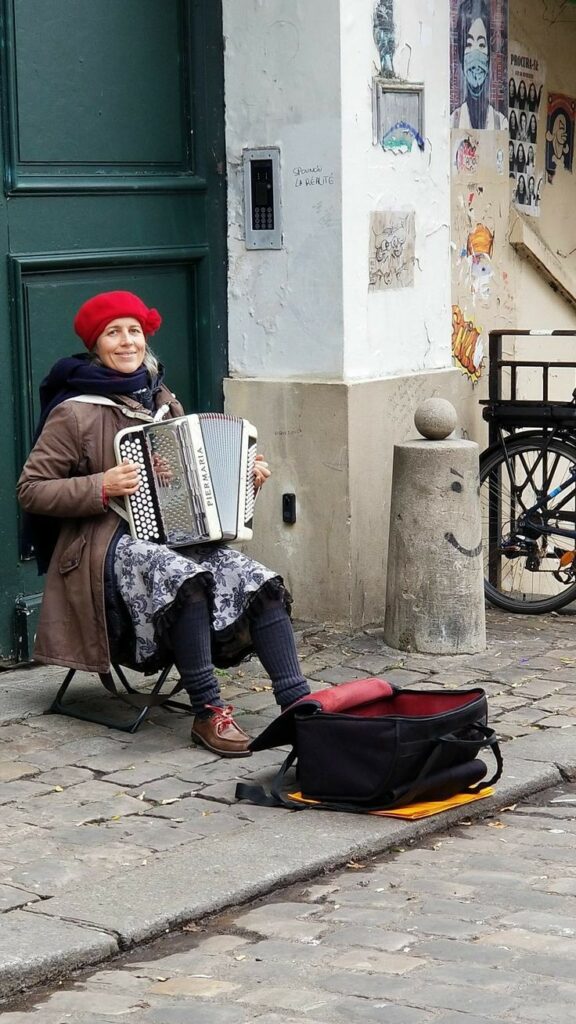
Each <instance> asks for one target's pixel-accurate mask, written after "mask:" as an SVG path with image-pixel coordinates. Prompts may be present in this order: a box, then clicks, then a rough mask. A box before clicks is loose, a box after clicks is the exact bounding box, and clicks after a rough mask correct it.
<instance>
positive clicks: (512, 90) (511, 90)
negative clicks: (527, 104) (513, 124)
mask: <svg viewBox="0 0 576 1024" xmlns="http://www.w3.org/2000/svg"><path fill="white" fill-rule="evenodd" d="M508 106H509V107H510V109H512V107H515V106H516V82H515V81H514V79H513V78H509V79H508Z"/></svg>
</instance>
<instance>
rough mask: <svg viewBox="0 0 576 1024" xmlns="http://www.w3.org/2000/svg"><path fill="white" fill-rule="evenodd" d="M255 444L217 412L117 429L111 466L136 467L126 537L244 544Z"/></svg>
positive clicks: (248, 427)
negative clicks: (138, 481)
mask: <svg viewBox="0 0 576 1024" xmlns="http://www.w3.org/2000/svg"><path fill="white" fill-rule="evenodd" d="M257 439H258V434H257V431H256V428H255V427H254V426H253V425H252V424H251V423H249V422H248V420H244V419H241V418H240V417H237V416H227V415H225V414H222V413H200V414H198V415H192V416H180V417H177V418H175V419H171V420H163V421H161V422H158V423H146V424H145V425H142V424H140V425H138V426H135V427H126V429H124V430H120V431H119V432H118V434H117V435H116V437H115V439H114V449H115V454H116V460H117V462H118V463H122V462H126V461H127V462H137V463H139V465H140V467H141V481H142V482H141V484H140V487H139V488H138V491H137V492H136V494H133V495H129V496H128V497H126V498H125V499H124V500H125V504H126V512H127V517H128V523H129V526H130V533H131V534H132V536H133V537H134V538H135V539H137V540H147V541H155V542H157V543H159V544H167V545H168V546H169V547H185V546H187V545H190V544H204V543H207V542H209V541H214V540H226V541H227V540H239V541H243V540H249V539H250V538H251V537H252V520H253V515H254V463H255V460H256V446H257Z"/></svg>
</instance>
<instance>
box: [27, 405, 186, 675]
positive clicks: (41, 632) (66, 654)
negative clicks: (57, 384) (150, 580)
mask: <svg viewBox="0 0 576 1024" xmlns="http://www.w3.org/2000/svg"><path fill="white" fill-rule="evenodd" d="M118 403H119V404H118V405H116V406H110V405H95V404H92V403H88V402H75V401H68V402H63V403H62V404H61V405H59V406H57V408H56V409H54V411H53V412H52V413H50V415H49V417H48V419H47V420H46V423H45V425H44V429H43V430H42V433H41V435H40V437H39V439H38V441H37V443H36V445H35V446H34V448H33V449H32V451H31V453H30V455H29V456H28V459H27V461H26V464H25V466H24V469H23V470H22V474H21V476H20V480H19V481H18V498H19V501H20V504H21V505H22V507H23V508H24V509H26V510H27V511H29V512H34V513H38V514H40V515H48V516H57V517H59V518H60V517H62V520H63V522H62V527H61V530H60V535H59V537H58V543H57V545H56V549H55V551H54V554H53V555H52V559H51V561H50V566H49V568H48V573H47V576H46V586H45V588H44V598H43V601H42V608H41V610H40V621H39V625H38V632H37V635H36V642H35V646H34V658H35V660H36V661H40V662H44V663H46V664H49V665H68V666H69V667H70V668H77V669H85V670H86V671H90V672H108V671H109V668H110V651H109V646H108V634H107V630H106V615H105V610H104V564H105V559H106V552H107V550H108V545H109V543H110V540H111V538H112V536H113V534H114V532H115V530H116V527H117V526H118V516H117V514H116V513H115V512H113V511H112V510H111V509H108V508H106V507H105V506H104V504H103V502H102V480H103V477H104V472H105V471H106V470H107V469H110V467H112V466H114V465H115V464H116V459H115V457H114V437H115V435H116V433H117V431H118V430H121V429H122V428H123V427H127V426H134V425H135V424H136V423H137V422H138V420H146V421H149V420H150V416H149V414H147V412H146V410H145V409H143V408H142V406H140V405H138V403H136V402H134V401H133V400H132V399H129V398H128V397H125V396H121V397H120V398H119V399H118ZM164 403H167V404H168V405H169V408H170V412H169V414H170V415H171V416H181V415H182V413H183V410H182V406H181V405H180V403H179V402H178V401H177V400H176V398H175V397H174V395H173V394H172V392H170V391H168V390H167V389H166V388H162V390H161V391H160V393H159V394H158V396H157V406H160V405H162V404H164Z"/></svg>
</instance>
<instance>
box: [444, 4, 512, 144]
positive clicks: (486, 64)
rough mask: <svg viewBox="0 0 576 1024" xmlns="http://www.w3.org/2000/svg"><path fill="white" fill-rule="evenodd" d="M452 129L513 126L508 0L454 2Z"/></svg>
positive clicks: (452, 28)
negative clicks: (510, 116)
mask: <svg viewBox="0 0 576 1024" xmlns="http://www.w3.org/2000/svg"><path fill="white" fill-rule="evenodd" d="M450 13H451V30H450V125H451V127H452V128H474V129H477V130H478V129H480V130H492V131H502V130H504V129H506V128H507V127H508V120H507V117H506V114H507V100H508V98H507V95H506V69H507V53H508V2H507V0H450Z"/></svg>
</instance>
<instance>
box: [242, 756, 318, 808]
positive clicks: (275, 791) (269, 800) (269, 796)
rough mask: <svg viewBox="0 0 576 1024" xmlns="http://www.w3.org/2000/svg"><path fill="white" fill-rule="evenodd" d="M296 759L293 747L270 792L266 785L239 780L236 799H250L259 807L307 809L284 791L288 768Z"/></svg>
mask: <svg viewBox="0 0 576 1024" xmlns="http://www.w3.org/2000/svg"><path fill="white" fill-rule="evenodd" d="M295 761H296V751H295V750H294V749H292V750H291V751H290V753H289V754H288V757H287V758H286V759H285V760H284V761H283V763H282V764H281V766H280V768H279V770H278V772H277V774H276V775H275V776H274V778H273V779H272V782H271V783H270V792H269V793H267V792H266V790H265V789H264V786H253V785H250V783H248V782H238V783H237V785H236V790H235V793H234V795H235V797H236V799H237V800H248V802H249V803H251V804H257V805H258V806H259V807H288V808H290V810H294V811H303V810H304V809H305V805H304V804H301V803H298V802H297V801H296V800H291V799H290V797H289V796H288V795H287V794H286V793H283V792H282V785H283V783H284V780H285V778H286V775H287V773H288V770H289V769H290V768H291V767H292V765H293V764H294V762H295Z"/></svg>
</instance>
